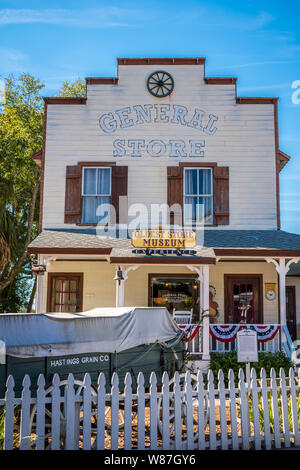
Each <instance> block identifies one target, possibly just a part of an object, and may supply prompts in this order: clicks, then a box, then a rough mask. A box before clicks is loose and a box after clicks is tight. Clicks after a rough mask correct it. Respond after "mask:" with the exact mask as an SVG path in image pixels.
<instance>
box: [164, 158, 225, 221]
mask: <svg viewBox="0 0 300 470" xmlns="http://www.w3.org/2000/svg"><path fill="white" fill-rule="evenodd" d="M192 168H195V169H198V168H199V169H200V168H203V169H204V170H205V169H208V168H210V169H211V172H212V193H211V192H208V193H206V190H205V194H204V193H203V181H202V189H201V184H199V185H198V186H197V185H195V188H196V187H197V193H196V190H195V194H194V195H192V194H187V193H186V192H185V187H184V186H185V184H184V170H185V169H192ZM196 173H197V172H195V176H197V177H199V175H196ZM206 173H207V175H206V177H207V178H206V179H207V181H208V172H206ZM190 176H191V175H190ZM167 177H168V184H167V188H168V205H169V207H170V206H172V205H173V204H179V205H180V206H181V207H182V208H183V212H184V204H183V203H184V197H192V196H194V197H195V198H202V199H203V201H200V202H202V203H203V202H205V205H206V210H207V220H206V223H205V224H206V225H228V224H229V167H218V166H217V164H216V163H203V164H202V163H180V164H179V166H176V167H175V166H174V167H168V168H167ZM197 184H198V183H197ZM206 187H207V188H208V185H207V184H206ZM186 202H187V201H186ZM209 217H210V223H207V222H208V220H209ZM170 223H171V224H172V223H173V222H172V216H171V217H170Z"/></svg>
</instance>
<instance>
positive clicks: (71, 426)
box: [64, 374, 76, 450]
mask: <svg viewBox="0 0 300 470" xmlns="http://www.w3.org/2000/svg"><path fill="white" fill-rule="evenodd" d="M65 400H66V403H65V405H64V406H65V408H66V446H65V447H66V450H74V449H75V424H76V418H75V416H76V411H75V391H74V376H73V374H69V375H68V382H67V386H66V393H65Z"/></svg>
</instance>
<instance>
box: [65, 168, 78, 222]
mask: <svg viewBox="0 0 300 470" xmlns="http://www.w3.org/2000/svg"><path fill="white" fill-rule="evenodd" d="M80 221H81V167H80V166H79V165H74V166H67V168H66V195H65V224H79V223H80Z"/></svg>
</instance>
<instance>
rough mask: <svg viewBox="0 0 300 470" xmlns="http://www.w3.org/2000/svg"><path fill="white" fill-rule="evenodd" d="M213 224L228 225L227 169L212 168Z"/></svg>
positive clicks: (224, 167) (221, 167) (225, 167)
mask: <svg viewBox="0 0 300 470" xmlns="http://www.w3.org/2000/svg"><path fill="white" fill-rule="evenodd" d="M214 223H215V224H216V225H229V167H228V166H216V167H215V168H214Z"/></svg>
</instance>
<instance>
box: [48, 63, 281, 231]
mask: <svg viewBox="0 0 300 470" xmlns="http://www.w3.org/2000/svg"><path fill="white" fill-rule="evenodd" d="M163 69H164V70H166V71H168V72H170V73H171V74H172V76H173V78H174V81H175V89H174V92H173V93H172V94H171V95H170V96H169V97H167V98H164V99H160V100H158V99H157V98H154V97H152V96H151V95H150V94H149V93H148V91H147V89H146V84H145V82H146V79H147V77H148V76H149V75H150V73H151V72H153V71H155V70H157V66H155V65H147V66H142V65H139V66H134V65H132V66H130V67H127V66H122V65H119V80H118V84H117V85H109V84H103V85H101V84H93V85H89V84H88V85H87V93H88V95H87V96H88V98H87V104H78V105H76V106H70V105H67V104H61V105H57V104H53V105H48V112H47V139H46V155H45V185H44V195H43V198H44V200H43V205H44V213H43V227H44V228H51V227H63V226H64V205H65V180H66V178H65V174H66V166H67V165H76V164H77V162H79V161H80V162H82V161H85V160H86V161H88V162H93V161H95V162H99V161H101V160H103V161H106V162H107V161H111V160H115V161H116V164H117V165H122V166H123V165H128V203H129V205H130V204H132V203H136V202H143V203H146V205H150V204H151V203H160V204H163V203H166V202H167V167H168V166H172V165H174V166H177V165H178V163H179V161H182V160H183V159H182V158H181V159H180V158H179V157H172V158H171V157H168V156H164V157H150V156H149V155H146V154H144V155H143V156H142V157H141V158H140V157H135V158H134V157H130V156H126V157H117V158H116V157H113V155H112V152H113V141H114V140H115V139H118V138H123V139H126V140H127V139H130V138H132V139H145V140H146V142H149V141H150V140H152V139H161V140H164V141H168V140H169V139H182V140H184V141H185V142H188V141H189V140H190V139H205V143H206V145H205V149H204V151H205V156H204V158H202V157H194V158H191V157H186V158H185V159H184V160H185V161H191V162H205V161H207V162H216V163H218V165H219V166H228V167H229V173H230V194H229V207H230V225H226V226H221V225H220V226H219V227H218V228H221V229H222V228H225V229H226V228H227V229H251V228H252V229H276V227H277V220H276V167H275V133H274V106H273V104H237V103H236V96H235V85H234V84H232V85H222V84H219V85H215V84H207V83H205V81H204V66H202V65H195V66H193V65H189V66H187V65H172V66H168V65H164V66H163ZM162 103H165V104H170V105H172V104H180V105H184V106H186V107H187V108H188V109H189V113H190V114H191V116H192V113H193V110H194V108H195V107H198V108H200V109H203V110H204V111H205V112H206V113H207V114H210V113H211V114H216V115H217V116H218V117H219V119H218V121H217V123H215V125H216V127H217V128H218V130H217V132H216V133H215V134H214V135H206V134H204V133H202V132H201V131H197V130H196V129H193V128H190V127H187V126H181V125H175V124H171V123H169V124H159V123H153V122H152V123H151V124H142V125H135V126H134V127H129V128H126V129H118V130H117V131H116V132H115V133H113V134H105V133H104V132H103V131H102V130H101V129H100V127H99V124H98V120H99V117H100V116H101V115H102V114H103V113H106V112H114V111H115V110H117V109H120V108H122V107H125V106H133V105H136V104H142V105H143V104H162Z"/></svg>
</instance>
